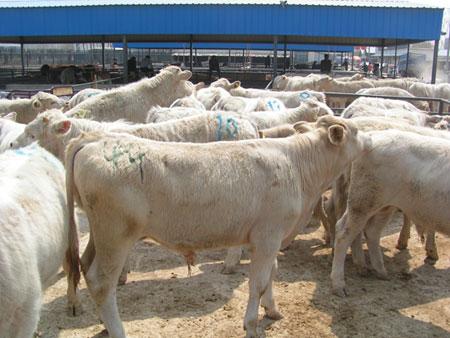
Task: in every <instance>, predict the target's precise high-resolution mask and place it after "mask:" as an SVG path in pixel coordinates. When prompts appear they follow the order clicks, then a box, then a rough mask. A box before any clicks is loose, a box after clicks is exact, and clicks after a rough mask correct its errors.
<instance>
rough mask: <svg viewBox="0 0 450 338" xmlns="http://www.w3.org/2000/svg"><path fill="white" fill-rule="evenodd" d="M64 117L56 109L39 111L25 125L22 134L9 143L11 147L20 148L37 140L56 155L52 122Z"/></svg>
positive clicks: (64, 117)
mask: <svg viewBox="0 0 450 338" xmlns="http://www.w3.org/2000/svg"><path fill="white" fill-rule="evenodd" d="M65 119H67V117H66V116H65V115H64V114H63V113H62V112H61V111H60V110H57V109H51V110H47V111H45V112H43V113H40V114H39V115H38V116H36V118H35V119H34V120H33V121H31V122H30V123H29V124H27V125H26V127H25V128H24V130H23V132H22V134H20V135H19V136H18V137H17V139H16V140H15V141H14V142H12V143H11V148H14V149H16V148H21V147H24V146H26V145H29V144H31V143H33V142H35V141H38V143H39V145H40V146H42V147H44V148H45V149H47V150H48V151H50V152H52V153H53V154H55V155H56V150H55V147H56V146H55V137H54V124H55V123H56V122H58V121H61V120H65Z"/></svg>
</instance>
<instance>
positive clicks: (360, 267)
mask: <svg viewBox="0 0 450 338" xmlns="http://www.w3.org/2000/svg"><path fill="white" fill-rule="evenodd" d="M351 247H352V261H353V264H354V265H355V267H356V270H357V271H358V274H360V275H361V276H367V274H368V270H367V264H366V256H365V255H364V250H363V246H362V232H360V233H359V234H357V235H356V237H355V239H354V240H353V242H352V244H351Z"/></svg>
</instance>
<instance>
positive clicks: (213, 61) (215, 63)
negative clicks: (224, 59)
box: [209, 55, 220, 80]
mask: <svg viewBox="0 0 450 338" xmlns="http://www.w3.org/2000/svg"><path fill="white" fill-rule="evenodd" d="M213 71H216V72H217V75H218V76H219V78H220V66H219V60H218V59H217V56H215V55H213V56H211V58H210V59H209V79H210V80H211V76H212V72H213Z"/></svg>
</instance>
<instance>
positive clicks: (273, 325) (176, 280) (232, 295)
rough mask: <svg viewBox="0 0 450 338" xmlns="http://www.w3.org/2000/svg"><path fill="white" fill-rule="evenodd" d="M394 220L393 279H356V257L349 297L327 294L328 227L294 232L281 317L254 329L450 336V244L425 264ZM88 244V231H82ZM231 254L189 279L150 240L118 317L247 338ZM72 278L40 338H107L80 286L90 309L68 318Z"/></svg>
mask: <svg viewBox="0 0 450 338" xmlns="http://www.w3.org/2000/svg"><path fill="white" fill-rule="evenodd" d="M399 224H400V219H396V220H395V222H393V223H392V224H391V225H390V226H389V228H388V229H386V231H385V236H384V237H383V240H382V246H383V248H384V261H385V264H386V268H387V270H388V272H389V276H390V277H391V279H390V280H389V281H383V280H378V279H376V278H375V277H360V276H358V274H357V272H356V270H355V269H354V268H353V266H352V263H351V259H350V255H349V256H348V259H347V263H346V281H347V286H348V291H349V293H350V295H349V297H347V298H344V299H342V298H338V297H335V296H333V295H331V292H330V280H329V274H330V270H331V250H330V249H329V248H327V247H326V246H324V243H323V241H322V234H323V232H322V229H318V230H316V231H314V230H315V229H312V231H313V232H311V233H309V234H305V235H299V236H297V238H296V240H295V241H294V242H293V244H292V245H291V246H290V247H289V249H288V250H286V251H285V252H283V253H280V254H279V257H278V261H279V273H278V276H277V278H276V280H275V283H274V291H275V297H276V301H277V302H278V305H279V308H280V311H281V312H282V314H283V315H284V319H282V320H280V321H277V322H273V321H270V320H267V319H263V318H262V315H263V310H262V309H261V310H260V318H261V319H262V321H261V322H260V323H259V326H258V330H259V332H260V334H261V336H266V337H332V336H338V337H450V298H449V297H450V283H449V281H450V271H449V268H450V262H449V254H448V253H449V250H448V249H449V248H450V239H448V238H447V237H445V236H443V235H440V234H438V235H437V245H438V250H439V254H440V260H439V261H438V262H437V264H436V265H435V266H434V267H433V266H430V265H426V264H424V263H423V259H424V257H425V250H424V248H423V246H422V244H421V243H420V241H419V239H418V236H417V234H416V233H415V231H412V238H411V240H410V244H409V249H408V250H405V251H401V252H400V251H399V250H397V249H395V244H396V241H397V237H398V231H399V230H400V226H399ZM82 232H84V233H83V234H82V241H83V242H84V243H86V239H87V235H86V226H85V225H84V226H83V227H82ZM224 257H225V251H224V250H220V251H211V252H204V253H201V254H199V255H198V264H197V265H196V266H195V267H194V268H193V270H192V277H188V274H187V267H186V265H185V263H184V259H182V257H181V256H179V255H177V254H174V253H172V252H170V251H168V250H167V249H165V248H163V247H161V246H159V245H157V244H155V243H153V242H151V241H142V242H139V243H137V244H136V246H135V249H134V251H133V253H132V265H131V268H132V272H131V273H130V274H129V277H128V283H127V284H126V285H124V286H120V287H119V288H118V297H117V298H118V304H119V309H120V314H121V317H122V320H123V322H124V325H125V330H126V332H127V335H128V337H171V338H172V337H242V336H244V331H243V329H242V322H243V316H244V312H245V307H246V303H247V295H248V293H247V281H248V263H249V261H248V259H247V257H244V258H245V259H244V260H242V264H241V265H240V266H239V268H238V271H237V273H236V274H234V275H223V274H221V273H220V271H221V269H222V265H223V259H224ZM66 285H67V284H66V280H65V277H64V276H63V275H62V274H61V275H60V278H59V280H58V281H57V282H56V283H55V284H54V285H53V286H52V287H50V288H49V289H48V290H47V291H46V293H45V296H44V307H43V309H42V313H41V320H40V324H39V331H40V333H41V337H83V338H85V337H106V336H107V335H106V334H105V333H102V331H103V329H104V327H103V325H101V324H100V322H99V320H98V317H97V315H96V312H95V308H94V304H93V302H92V300H91V298H90V296H89V294H88V291H87V289H86V284H85V283H84V281H82V283H81V298H82V302H83V305H84V312H83V313H82V314H81V315H80V316H79V317H69V316H68V315H67V314H66V296H65V291H66Z"/></svg>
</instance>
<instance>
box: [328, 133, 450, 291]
mask: <svg viewBox="0 0 450 338" xmlns="http://www.w3.org/2000/svg"><path fill="white" fill-rule="evenodd" d="M371 136H372V142H373V147H372V150H371V151H370V152H368V153H367V155H366V156H364V158H361V159H359V160H357V161H355V162H354V163H353V165H352V179H351V182H350V186H349V193H348V196H349V198H348V201H347V208H346V211H345V213H344V215H343V216H342V218H341V219H340V220H339V222H338V223H337V225H336V240H335V246H334V258H333V269H332V273H331V280H332V284H333V293H335V294H337V295H340V296H343V295H345V294H346V292H345V288H344V287H345V282H344V260H345V255H346V252H347V249H348V247H349V246H350V244H351V243H352V242H353V241H354V240H355V238H357V237H358V235H359V234H360V233H361V232H362V231H363V230H364V232H365V234H366V238H367V245H368V247H369V254H370V261H371V264H372V268H373V269H375V271H376V273H377V275H378V276H380V277H382V278H383V277H384V278H385V277H386V276H387V273H386V269H385V267H384V264H383V255H382V252H381V250H380V246H379V241H380V235H381V231H382V229H383V227H384V226H385V224H386V223H387V221H388V219H389V217H390V215H391V212H392V209H401V210H402V212H403V213H404V214H405V215H407V216H408V218H410V219H411V221H412V222H414V223H415V224H417V225H420V227H421V228H424V229H430V230H436V231H439V232H442V233H444V234H446V235H450V222H449V220H450V209H449V208H448V196H449V195H450V184H449V181H448V180H446V179H443V178H444V177H446V176H445V175H446V174H447V173H448V172H449V170H450V141H448V140H443V139H438V138H435V137H426V136H422V135H417V134H415V133H408V132H400V131H397V130H395V131H383V132H373V133H372V135H371ZM353 255H355V254H354V253H353V254H352V256H353ZM354 261H355V263H356V264H357V265H358V266H360V267H361V268H362V269H365V259H364V255H361V254H360V253H359V254H358V255H357V257H354Z"/></svg>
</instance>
